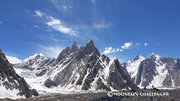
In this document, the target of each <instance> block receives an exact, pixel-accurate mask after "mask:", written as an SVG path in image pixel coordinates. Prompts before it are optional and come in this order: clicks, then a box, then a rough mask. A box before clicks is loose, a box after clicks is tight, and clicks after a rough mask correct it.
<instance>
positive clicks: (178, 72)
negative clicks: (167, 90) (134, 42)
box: [122, 53, 180, 87]
mask: <svg viewBox="0 0 180 101" xmlns="http://www.w3.org/2000/svg"><path fill="white" fill-rule="evenodd" d="M122 65H124V66H126V68H127V71H128V72H129V74H130V75H131V79H132V81H133V82H134V83H135V84H136V85H138V86H139V87H145V86H149V87H150V86H152V85H154V86H155V87H178V86H180V81H179V80H180V59H179V58H175V59H174V58H170V57H168V58H166V57H163V56H159V55H157V54H154V53H152V54H150V55H148V57H147V58H144V57H142V56H140V55H137V56H136V57H135V58H134V60H132V61H126V62H124V63H123V64H122Z"/></svg>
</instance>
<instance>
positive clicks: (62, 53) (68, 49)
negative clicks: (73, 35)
mask: <svg viewBox="0 0 180 101" xmlns="http://www.w3.org/2000/svg"><path fill="white" fill-rule="evenodd" d="M69 53H70V47H69V46H68V47H66V49H64V50H63V51H62V52H61V53H60V54H59V56H58V58H57V60H58V61H61V60H62V59H63V58H65V57H67V56H68V55H69Z"/></svg>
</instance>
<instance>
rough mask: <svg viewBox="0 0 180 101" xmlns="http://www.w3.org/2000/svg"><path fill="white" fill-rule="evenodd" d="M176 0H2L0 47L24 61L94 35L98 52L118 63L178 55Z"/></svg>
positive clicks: (179, 30) (179, 20)
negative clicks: (36, 54) (140, 56)
mask: <svg viewBox="0 0 180 101" xmlns="http://www.w3.org/2000/svg"><path fill="white" fill-rule="evenodd" d="M179 4H180V1H179V0H171V1H170V0H3V1H1V3H0V13H1V14H0V34H1V37H0V48H1V49H2V51H3V52H4V53H5V54H6V56H8V57H11V58H18V59H20V60H23V59H25V58H27V57H29V56H31V55H33V54H35V53H43V54H44V55H45V56H48V57H51V58H56V57H57V56H58V54H59V53H60V52H61V50H62V49H64V48H66V47H67V46H71V45H72V44H73V42H74V41H76V42H77V44H78V46H79V47H80V46H85V45H86V43H87V42H88V41H89V40H90V39H93V40H94V42H95V45H96V47H97V48H98V49H99V51H100V53H101V54H103V53H105V54H107V55H109V56H110V57H111V58H112V57H117V58H119V60H120V61H121V62H123V61H126V60H132V59H133V58H134V57H135V56H136V55H137V54H140V55H142V56H144V57H147V56H148V54H151V53H152V52H154V53H155V54H159V55H160V56H164V57H173V58H176V57H180V54H179V51H180V47H179V43H180V40H179V38H180V34H179V33H180V6H179Z"/></svg>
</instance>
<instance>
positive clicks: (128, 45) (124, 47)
mask: <svg viewBox="0 0 180 101" xmlns="http://www.w3.org/2000/svg"><path fill="white" fill-rule="evenodd" d="M132 44H133V43H132V42H127V43H124V45H123V46H121V48H122V49H129V47H130V46H131V45H132Z"/></svg>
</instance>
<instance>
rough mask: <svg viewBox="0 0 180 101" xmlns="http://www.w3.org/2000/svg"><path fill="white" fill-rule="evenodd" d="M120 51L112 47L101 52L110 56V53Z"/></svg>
mask: <svg viewBox="0 0 180 101" xmlns="http://www.w3.org/2000/svg"><path fill="white" fill-rule="evenodd" d="M122 51H123V50H122V49H119V48H117V49H116V48H112V47H106V48H105V51H104V52H103V54H110V53H116V52H122Z"/></svg>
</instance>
